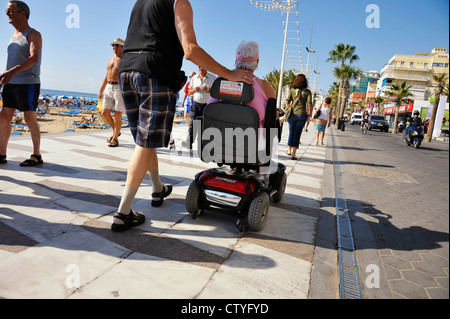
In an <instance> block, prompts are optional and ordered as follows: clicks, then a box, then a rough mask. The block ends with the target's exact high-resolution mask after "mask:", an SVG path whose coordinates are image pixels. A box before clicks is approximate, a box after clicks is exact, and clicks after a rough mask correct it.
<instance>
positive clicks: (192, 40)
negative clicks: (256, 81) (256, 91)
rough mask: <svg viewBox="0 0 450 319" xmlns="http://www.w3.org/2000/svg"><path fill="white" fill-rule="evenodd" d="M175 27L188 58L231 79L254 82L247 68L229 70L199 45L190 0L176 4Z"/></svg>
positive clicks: (183, 0)
mask: <svg viewBox="0 0 450 319" xmlns="http://www.w3.org/2000/svg"><path fill="white" fill-rule="evenodd" d="M175 27H176V29H177V34H178V38H179V40H180V42H181V45H182V46H183V50H184V55H185V57H186V59H187V60H189V61H191V62H192V63H194V64H196V65H198V66H200V67H202V68H204V69H206V70H208V71H210V72H212V73H214V74H217V75H219V76H222V77H224V78H226V79H228V80H230V81H236V82H238V81H241V82H246V83H248V84H251V83H252V80H251V75H250V73H249V72H247V71H245V70H234V71H230V70H228V69H227V68H225V67H224V66H222V65H220V64H219V63H217V62H216V60H214V59H213V58H212V57H211V56H210V55H209V54H208V53H206V51H205V50H203V49H202V48H201V47H200V46H199V45H198V43H197V38H196V36H195V31H194V13H193V11H192V6H191V4H190V3H189V0H178V1H177V4H176V6H175Z"/></svg>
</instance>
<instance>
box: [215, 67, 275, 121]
mask: <svg viewBox="0 0 450 319" xmlns="http://www.w3.org/2000/svg"><path fill="white" fill-rule="evenodd" d="M256 79H257V77H256V76H255V78H254V79H253V90H254V91H255V98H254V99H253V101H251V102H250V103H248V104H247V105H248V106H251V107H253V108H254V109H255V110H256V111H257V112H258V114H259V127H260V128H264V123H265V120H266V109H267V102H268V101H269V99H268V98H267V96H266V94H265V93H264V91H263V89H262V88H261V86H260V85H259V84H258V81H256ZM217 102H219V100H218V99H215V98H210V99H209V102H208V103H217ZM230 103H233V102H230ZM234 103H235V102H234ZM235 104H237V103H235Z"/></svg>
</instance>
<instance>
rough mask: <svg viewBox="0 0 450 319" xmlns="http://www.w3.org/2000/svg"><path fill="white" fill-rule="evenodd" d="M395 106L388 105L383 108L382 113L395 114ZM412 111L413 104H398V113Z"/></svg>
mask: <svg viewBox="0 0 450 319" xmlns="http://www.w3.org/2000/svg"><path fill="white" fill-rule="evenodd" d="M396 108H397V107H396V106H390V107H385V108H384V114H386V115H388V114H395V111H396ZM413 111H414V104H405V105H402V106H400V112H399V113H400V114H402V113H412V112H413Z"/></svg>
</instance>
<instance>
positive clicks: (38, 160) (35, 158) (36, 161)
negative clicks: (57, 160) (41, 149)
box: [20, 154, 44, 167]
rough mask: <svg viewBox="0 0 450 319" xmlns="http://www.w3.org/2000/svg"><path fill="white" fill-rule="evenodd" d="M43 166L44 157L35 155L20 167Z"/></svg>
mask: <svg viewBox="0 0 450 319" xmlns="http://www.w3.org/2000/svg"><path fill="white" fill-rule="evenodd" d="M41 164H44V161H43V160H42V156H41V155H34V154H33V155H31V156H30V159H27V160H26V161H24V162H23V163H21V164H20V166H22V167H33V166H36V165H41Z"/></svg>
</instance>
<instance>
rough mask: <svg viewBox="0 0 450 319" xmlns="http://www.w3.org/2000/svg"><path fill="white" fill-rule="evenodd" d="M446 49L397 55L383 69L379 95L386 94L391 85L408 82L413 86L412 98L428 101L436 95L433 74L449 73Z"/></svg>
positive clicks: (379, 83)
mask: <svg viewBox="0 0 450 319" xmlns="http://www.w3.org/2000/svg"><path fill="white" fill-rule="evenodd" d="M446 51H447V50H446V49H433V50H432V51H431V53H416V54H414V55H395V56H394V57H392V58H391V60H390V61H389V63H388V64H386V65H385V66H384V68H383V69H382V70H381V74H380V80H379V81H378V85H377V96H386V92H387V91H389V90H390V88H391V85H392V84H395V83H396V82H399V83H401V82H405V81H406V82H408V84H409V85H411V86H412V88H411V93H412V94H413V97H412V98H411V99H412V100H420V101H426V100H428V99H429V98H430V97H431V96H432V95H434V90H435V89H434V87H435V85H436V83H433V80H432V76H433V74H438V73H447V74H448V73H449V54H447V52H446Z"/></svg>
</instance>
